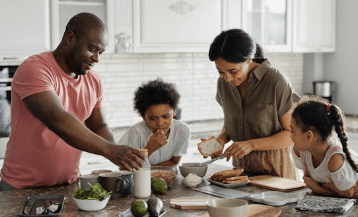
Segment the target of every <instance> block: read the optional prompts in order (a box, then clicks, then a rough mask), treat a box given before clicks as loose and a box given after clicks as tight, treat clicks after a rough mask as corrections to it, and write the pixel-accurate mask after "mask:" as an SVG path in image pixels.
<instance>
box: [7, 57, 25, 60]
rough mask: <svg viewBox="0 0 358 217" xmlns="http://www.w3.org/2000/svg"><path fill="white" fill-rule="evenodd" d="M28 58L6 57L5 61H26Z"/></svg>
mask: <svg viewBox="0 0 358 217" xmlns="http://www.w3.org/2000/svg"><path fill="white" fill-rule="evenodd" d="M26 58H27V57H4V58H3V60H25V59H26Z"/></svg>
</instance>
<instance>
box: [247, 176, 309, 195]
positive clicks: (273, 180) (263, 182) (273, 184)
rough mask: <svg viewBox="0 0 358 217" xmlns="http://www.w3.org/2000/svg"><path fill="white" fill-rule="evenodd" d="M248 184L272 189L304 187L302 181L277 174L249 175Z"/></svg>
mask: <svg viewBox="0 0 358 217" xmlns="http://www.w3.org/2000/svg"><path fill="white" fill-rule="evenodd" d="M249 184H250V185H252V186H256V187H260V188H266V189H270V190H274V191H283V192H287V191H294V190H297V189H300V188H304V187H306V184H305V183H304V182H299V181H296V180H293V179H287V178H282V177H278V176H270V175H261V176H254V177H250V183H249Z"/></svg>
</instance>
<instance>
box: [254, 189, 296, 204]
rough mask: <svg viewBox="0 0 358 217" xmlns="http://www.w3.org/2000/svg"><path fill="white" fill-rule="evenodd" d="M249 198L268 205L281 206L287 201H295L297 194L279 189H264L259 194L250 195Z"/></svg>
mask: <svg viewBox="0 0 358 217" xmlns="http://www.w3.org/2000/svg"><path fill="white" fill-rule="evenodd" d="M250 200H252V201H254V202H257V203H264V204H267V205H270V206H283V205H285V204H287V203H295V202H297V200H298V194H295V193H284V192H280V191H266V192H263V193H261V194H253V195H251V197H250Z"/></svg>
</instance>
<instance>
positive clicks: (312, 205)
mask: <svg viewBox="0 0 358 217" xmlns="http://www.w3.org/2000/svg"><path fill="white" fill-rule="evenodd" d="M355 202H356V199H349V198H336V197H322V196H312V195H308V196H306V197H305V198H304V199H303V200H301V201H299V202H298V203H297V206H296V209H299V210H306V211H313V212H332V213H339V214H343V213H345V212H347V211H348V210H349V209H350V208H351V207H352V206H353V204H354V203H355Z"/></svg>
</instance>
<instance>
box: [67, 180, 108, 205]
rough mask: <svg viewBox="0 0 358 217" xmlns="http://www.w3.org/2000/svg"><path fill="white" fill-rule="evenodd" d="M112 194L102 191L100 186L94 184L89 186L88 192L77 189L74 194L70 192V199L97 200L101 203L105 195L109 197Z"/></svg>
mask: <svg viewBox="0 0 358 217" xmlns="http://www.w3.org/2000/svg"><path fill="white" fill-rule="evenodd" d="M111 193H112V192H108V191H106V190H104V189H103V188H102V186H101V184H99V183H96V184H94V185H92V186H91V189H90V190H87V189H82V188H79V189H78V190H77V191H76V192H72V197H74V198H77V199H81V200H93V199H95V200H99V201H102V200H104V198H105V197H106V196H107V195H111Z"/></svg>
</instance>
